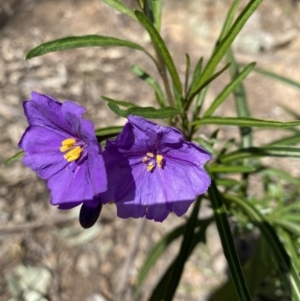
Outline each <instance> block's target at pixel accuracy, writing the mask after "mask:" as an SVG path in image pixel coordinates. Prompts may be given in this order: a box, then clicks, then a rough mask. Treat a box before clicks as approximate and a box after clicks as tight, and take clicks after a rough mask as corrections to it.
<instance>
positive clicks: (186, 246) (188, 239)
mask: <svg viewBox="0 0 300 301" xmlns="http://www.w3.org/2000/svg"><path fill="white" fill-rule="evenodd" d="M200 204H201V197H198V198H197V201H196V203H195V205H194V208H193V212H192V214H191V217H190V218H189V220H188V222H187V224H186V229H185V232H184V235H183V240H182V243H181V246H180V251H179V254H178V260H177V264H176V265H175V266H174V269H173V273H172V276H171V278H170V282H169V285H168V289H167V291H166V295H165V298H164V301H172V300H173V297H174V295H175V292H176V289H177V287H178V284H179V281H180V278H181V275H182V272H183V268H184V265H185V263H186V261H187V259H188V257H189V250H190V249H191V247H192V245H193V238H194V232H195V228H196V224H197V218H198V214H199V209H200Z"/></svg>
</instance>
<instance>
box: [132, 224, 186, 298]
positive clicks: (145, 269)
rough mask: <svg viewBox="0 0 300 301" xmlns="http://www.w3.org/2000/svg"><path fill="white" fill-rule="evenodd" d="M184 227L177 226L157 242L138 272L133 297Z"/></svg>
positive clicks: (182, 231)
mask: <svg viewBox="0 0 300 301" xmlns="http://www.w3.org/2000/svg"><path fill="white" fill-rule="evenodd" d="M185 228H186V225H183V226H179V227H177V228H175V229H174V230H172V231H171V232H169V233H167V234H166V235H165V236H164V237H163V238H162V239H160V240H159V242H158V243H157V244H156V245H155V246H154V247H153V248H152V249H151V251H150V252H149V254H148V256H147V258H146V260H145V261H144V264H143V266H142V268H141V269H140V271H139V274H138V277H137V282H136V285H135V295H136V294H137V293H138V292H139V290H140V288H141V286H142V284H143V282H144V280H145V278H146V276H147V275H148V273H149V271H150V269H151V268H152V267H153V266H154V264H155V263H156V262H157V260H158V259H159V258H160V256H161V254H162V253H163V252H165V251H166V249H167V248H168V247H169V245H170V244H171V243H172V242H173V241H174V240H175V239H177V238H178V237H180V236H181V235H182V234H183V233H184V231H185Z"/></svg>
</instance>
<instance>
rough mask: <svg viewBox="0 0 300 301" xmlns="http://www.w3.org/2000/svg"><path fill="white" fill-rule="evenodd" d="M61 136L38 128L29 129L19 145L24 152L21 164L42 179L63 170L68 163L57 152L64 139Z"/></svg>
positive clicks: (46, 129)
mask: <svg viewBox="0 0 300 301" xmlns="http://www.w3.org/2000/svg"><path fill="white" fill-rule="evenodd" d="M63 134H64V133H61V135H59V134H58V133H56V132H54V131H51V130H50V129H49V128H42V127H40V126H31V127H29V128H28V129H27V130H26V132H25V134H24V135H23V137H22V139H21V141H20V143H19V147H20V148H22V149H23V150H24V151H25V157H24V159H23V163H24V164H25V165H26V166H28V167H30V168H31V169H32V170H34V171H36V172H37V173H38V175H39V176H40V177H41V178H43V179H48V178H49V177H51V176H52V175H54V174H56V173H57V172H59V171H60V170H62V169H63V168H65V166H66V165H67V164H68V162H67V161H66V160H65V159H64V157H63V153H62V152H61V151H60V150H59V149H60V146H61V142H62V141H63V140H64V139H65V137H64V136H63Z"/></svg>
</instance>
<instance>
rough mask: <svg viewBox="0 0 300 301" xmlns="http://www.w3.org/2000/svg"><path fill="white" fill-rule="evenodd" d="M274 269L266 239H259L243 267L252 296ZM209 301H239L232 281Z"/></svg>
mask: <svg viewBox="0 0 300 301" xmlns="http://www.w3.org/2000/svg"><path fill="white" fill-rule="evenodd" d="M272 268H274V264H273V262H272V260H271V258H270V256H269V250H268V249H267V245H266V242H265V240H264V239H262V238H259V240H258V243H257V246H256V248H255V252H254V254H253V255H252V256H251V258H250V260H249V261H248V262H247V263H246V265H245V266H243V273H244V275H245V278H246V281H247V284H248V288H249V291H250V294H251V296H253V295H254V293H255V291H256V290H257V289H258V288H259V286H260V285H261V284H262V282H263V281H264V280H265V279H266V278H267V277H268V276H269V275H270V271H272ZM209 300H210V301H221V300H224V301H226V300H230V301H239V299H238V297H237V296H236V294H235V290H234V285H233V282H232V279H228V281H227V282H226V283H225V284H223V285H222V286H221V287H220V288H218V289H217V290H216V291H215V292H214V293H213V296H212V297H210V299H209Z"/></svg>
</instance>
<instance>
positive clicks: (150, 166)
mask: <svg viewBox="0 0 300 301" xmlns="http://www.w3.org/2000/svg"><path fill="white" fill-rule="evenodd" d="M153 168H154V164H153V163H152V162H150V163H149V164H148V165H147V171H151V170H152V169H153Z"/></svg>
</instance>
